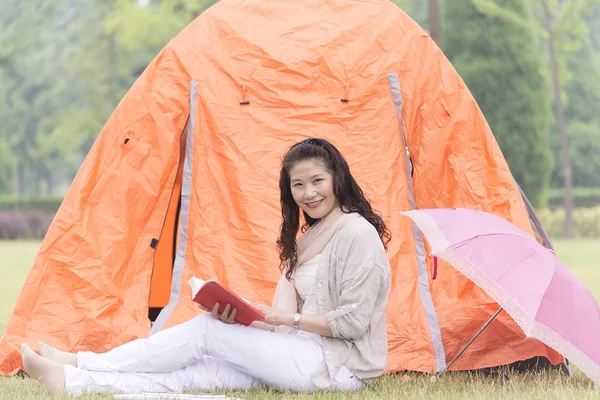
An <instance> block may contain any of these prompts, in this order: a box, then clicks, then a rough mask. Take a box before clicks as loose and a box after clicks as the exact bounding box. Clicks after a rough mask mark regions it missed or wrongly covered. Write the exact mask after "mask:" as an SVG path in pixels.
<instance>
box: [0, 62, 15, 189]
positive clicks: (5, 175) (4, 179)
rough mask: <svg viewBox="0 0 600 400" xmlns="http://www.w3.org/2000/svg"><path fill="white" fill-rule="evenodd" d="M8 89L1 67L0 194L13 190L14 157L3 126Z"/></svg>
mask: <svg viewBox="0 0 600 400" xmlns="http://www.w3.org/2000/svg"><path fill="white" fill-rule="evenodd" d="M5 110H6V91H5V88H4V74H3V72H2V69H0V194H7V193H10V192H12V183H13V173H14V158H13V156H12V151H11V149H10V146H9V145H8V141H7V140H6V135H7V134H8V132H6V131H5V130H4V129H3V127H4V126H5V123H6V118H7V116H6V112H5Z"/></svg>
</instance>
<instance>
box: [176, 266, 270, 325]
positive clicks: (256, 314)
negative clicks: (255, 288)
mask: <svg viewBox="0 0 600 400" xmlns="http://www.w3.org/2000/svg"><path fill="white" fill-rule="evenodd" d="M188 284H189V285H190V287H191V288H192V300H193V301H195V302H196V303H198V304H201V305H203V306H204V307H206V308H208V309H209V310H212V308H213V307H214V306H215V303H219V304H220V307H219V312H220V313H222V312H223V311H224V310H225V306H226V305H227V304H231V309H234V308H235V309H237V312H236V314H235V321H236V322H239V323H240V324H244V325H250V324H251V323H252V322H254V321H262V320H264V319H265V315H264V314H263V313H262V311H260V310H258V309H257V308H256V307H254V306H252V305H251V304H250V303H249V302H248V300H245V299H243V298H241V297H240V296H238V295H237V294H235V293H233V292H232V291H231V290H229V289H228V288H226V287H225V286H223V285H221V284H220V283H219V282H216V281H203V280H202V279H198V278H196V277H195V276H193V277H192V278H191V279H190V280H189V281H188Z"/></svg>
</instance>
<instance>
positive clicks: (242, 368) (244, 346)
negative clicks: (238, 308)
mask: <svg viewBox="0 0 600 400" xmlns="http://www.w3.org/2000/svg"><path fill="white" fill-rule="evenodd" d="M322 362H323V350H322V347H321V345H320V344H318V343H316V342H315V341H314V340H313V339H311V338H310V337H309V336H308V335H304V334H303V333H302V332H300V333H299V334H297V335H291V334H290V335H288V334H283V333H273V332H267V331H264V330H260V329H255V328H250V327H247V326H243V325H237V324H236V325H229V324H225V323H223V322H221V321H219V320H217V319H215V318H213V317H212V316H211V315H210V314H202V315H199V316H197V317H196V318H194V319H191V320H189V321H187V322H184V323H183V324H180V325H177V326H174V327H172V328H169V329H165V330H164V331H160V332H158V333H156V334H155V335H152V336H151V337H150V338H148V339H138V340H134V341H132V342H129V343H126V344H124V345H123V346H120V347H117V348H115V349H113V350H111V351H109V352H107V353H104V354H95V353H90V352H80V353H78V354H77V364H78V368H75V367H72V366H66V367H65V377H66V386H67V392H68V393H69V394H71V395H79V394H81V393H85V392H92V393H140V392H170V391H173V392H181V391H182V390H183V389H197V390H210V389H213V388H227V389H240V390H245V389H250V388H274V389H276V390H293V391H310V390H315V387H314V386H313V384H312V382H311V376H312V374H313V372H314V371H316V369H317V368H318V367H319V365H320V364H321V363H322ZM362 386H363V383H362V381H361V380H360V379H358V378H357V377H356V376H354V375H353V374H352V373H351V372H350V371H349V370H348V369H347V368H345V367H342V368H341V369H340V371H339V372H338V373H337V375H336V376H335V377H334V382H333V385H332V388H331V389H334V390H335V389H337V390H358V389H360V388H361V387H362Z"/></svg>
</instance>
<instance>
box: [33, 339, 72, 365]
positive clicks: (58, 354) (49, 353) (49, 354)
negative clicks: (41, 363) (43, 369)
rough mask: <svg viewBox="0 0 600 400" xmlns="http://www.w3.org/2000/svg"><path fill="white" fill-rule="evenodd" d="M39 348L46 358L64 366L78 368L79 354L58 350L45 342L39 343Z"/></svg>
mask: <svg viewBox="0 0 600 400" xmlns="http://www.w3.org/2000/svg"><path fill="white" fill-rule="evenodd" d="M38 347H39V348H40V354H41V355H42V357H44V358H47V359H49V360H52V361H56V362H57V363H59V364H63V365H72V366H73V367H76V366H77V354H73V353H67V352H66V351H60V350H57V349H55V348H54V347H52V346H50V345H48V344H46V343H44V342H38Z"/></svg>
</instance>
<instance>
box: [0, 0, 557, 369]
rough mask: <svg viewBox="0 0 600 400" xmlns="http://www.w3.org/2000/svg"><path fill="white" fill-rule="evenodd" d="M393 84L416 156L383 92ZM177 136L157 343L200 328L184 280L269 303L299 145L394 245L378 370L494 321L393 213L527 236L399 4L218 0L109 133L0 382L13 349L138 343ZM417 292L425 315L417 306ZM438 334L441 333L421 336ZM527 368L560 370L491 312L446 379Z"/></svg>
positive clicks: (69, 212)
mask: <svg viewBox="0 0 600 400" xmlns="http://www.w3.org/2000/svg"><path fill="white" fill-rule="evenodd" d="M393 74H397V80H398V85H399V87H400V91H401V97H402V99H401V100H402V107H401V109H400V115H401V121H402V128H403V129H404V133H405V137H406V147H407V148H408V150H409V152H410V159H407V152H406V149H405V144H404V142H403V136H402V133H401V124H400V123H399V118H398V114H397V112H398V104H396V103H395V102H394V100H395V98H394V94H393V93H392V89H393V87H392V86H390V84H391V83H392V81H391V80H388V77H389V76H393ZM191 87H195V92H194V93H191V90H190V88H191ZM342 100H343V101H342ZM192 103H194V104H195V106H194V110H193V111H192V109H191V108H192V107H191V105H192ZM241 103H244V104H241ZM188 119H189V122H190V123H189V124H187V121H188ZM186 124H187V127H188V130H187V133H188V138H187V143H188V147H190V146H191V147H190V148H188V149H187V150H186V153H185V154H186V157H188V158H187V159H186V160H185V168H184V170H183V187H182V209H183V202H184V198H185V200H186V201H187V210H186V213H185V215H184V213H183V212H182V213H181V215H180V230H181V231H184V232H182V233H184V234H185V237H183V236H181V237H180V240H184V239H185V240H184V241H183V242H182V243H179V247H178V249H179V255H178V256H177V257H176V268H177V264H178V262H179V264H181V265H180V268H181V269H180V270H179V276H173V286H174V287H173V290H171V295H170V301H171V304H170V307H167V308H166V309H164V310H163V312H162V313H161V316H159V320H161V322H160V327H161V328H162V329H164V328H166V327H169V326H172V325H174V324H177V323H180V322H182V321H184V320H186V319H189V318H191V317H193V316H194V315H196V314H197V313H198V310H197V308H196V307H195V306H194V305H193V304H192V302H191V301H190V300H189V298H190V289H189V288H188V287H187V285H186V284H185V282H186V281H187V280H188V279H189V278H190V277H191V276H192V275H193V274H194V275H197V276H199V277H202V278H213V279H218V280H219V281H221V282H223V283H224V284H225V285H228V286H230V287H231V288H233V289H234V290H235V291H237V292H238V293H239V294H240V295H241V296H243V297H245V298H248V299H250V300H254V301H260V302H264V303H269V302H270V300H271V297H272V295H273V292H274V289H275V283H276V281H277V279H278V277H279V269H278V257H277V251H276V247H275V241H276V238H277V234H278V228H279V224H280V218H281V216H280V207H279V193H278V185H277V183H278V173H279V168H280V162H281V155H282V154H283V153H284V152H285V151H286V149H287V148H288V147H289V146H290V145H291V144H293V143H294V142H296V141H298V140H300V139H302V138H306V137H311V136H317V137H324V138H326V139H328V140H330V141H332V142H333V143H334V144H335V145H336V146H338V148H339V149H340V150H341V151H342V153H343V154H344V155H345V157H346V158H347V160H348V161H349V163H350V167H351V169H352V172H353V173H354V175H355V177H356V178H357V180H358V182H359V183H360V185H361V186H362V188H363V189H364V191H365V193H366V194H367V196H368V197H369V198H370V200H371V201H372V204H373V206H374V208H375V209H376V210H378V211H379V212H380V213H381V214H382V216H383V217H384V218H385V220H386V223H387V224H388V227H389V228H390V230H391V231H392V233H393V240H392V242H390V245H389V250H388V253H387V254H388V257H389V259H390V262H391V266H392V273H393V290H392V294H391V297H390V301H389V305H388V325H389V354H390V358H389V371H400V370H416V371H424V372H430V373H432V372H435V371H437V370H439V369H440V363H441V364H445V362H446V361H448V360H451V359H452V358H453V357H454V355H455V354H457V352H458V351H460V349H461V348H462V347H463V346H464V345H465V344H466V342H467V341H468V340H469V339H470V337H471V336H472V335H473V334H474V333H475V332H476V331H477V330H478V329H479V328H480V327H481V326H482V325H483V323H484V322H485V321H486V320H487V319H488V318H489V317H490V316H491V315H492V314H493V313H494V312H495V310H496V309H497V308H498V305H497V304H496V303H495V302H494V301H493V300H491V299H490V297H489V296H488V295H486V294H485V293H484V292H483V291H482V290H481V289H479V288H478V287H476V286H475V285H474V284H473V283H472V282H471V281H469V280H468V279H466V278H464V277H463V276H461V275H460V274H458V273H457V272H456V271H455V270H454V269H453V268H452V267H450V266H448V265H444V264H442V263H440V265H439V266H438V267H439V269H438V271H439V272H438V274H437V277H436V279H435V280H434V279H432V269H433V262H432V259H431V258H426V259H424V262H425V263H424V264H423V265H422V266H421V268H419V265H418V264H417V258H418V257H417V250H418V248H417V247H418V246H417V245H416V244H415V243H416V241H415V233H414V232H417V236H420V233H419V231H414V230H413V226H412V225H411V223H410V222H409V221H407V220H406V219H405V218H401V217H399V216H398V215H397V214H396V213H397V212H398V211H406V210H410V209H411V203H410V198H411V196H413V197H414V207H415V208H417V209H419V208H438V207H463V208H473V209H480V210H483V211H487V212H490V213H493V214H496V215H499V216H501V217H503V218H505V219H508V220H510V221H512V222H514V223H515V224H516V225H517V226H519V227H520V228H521V229H524V230H525V231H527V232H528V233H532V230H531V227H530V225H529V221H528V217H527V213H526V209H525V206H524V203H523V199H522V197H521V195H520V193H519V190H518V188H517V187H516V184H515V183H514V180H513V177H512V175H511V173H510V171H509V169H508V166H507V164H506V162H505V160H504V158H503V156H502V154H501V152H500V150H499V148H498V145H497V143H496V141H495V139H494V137H493V134H492V132H491V131H490V128H489V126H488V125H487V123H486V121H485V119H484V117H483V116H482V114H481V112H480V110H479V108H478V106H477V104H476V102H475V100H474V99H473V97H472V95H471V94H470V93H469V91H468V90H467V88H466V87H465V85H464V83H463V81H462V80H461V79H460V77H459V76H458V75H457V73H456V72H455V70H454V69H453V68H452V66H451V65H450V63H449V62H448V60H447V59H446V58H445V57H444V55H443V54H442V53H441V51H440V50H439V49H438V48H437V47H436V45H435V44H434V42H433V41H432V40H431V38H430V37H429V36H428V35H427V34H426V33H425V32H424V31H423V30H422V29H421V28H420V27H419V26H418V25H417V24H416V23H415V22H414V21H413V20H411V19H410V18H409V17H408V16H407V15H406V14H405V13H404V12H402V11H401V10H400V9H398V8H397V7H396V6H395V5H393V4H392V3H390V2H389V1H387V0H386V1H383V0H370V1H364V2H363V1H360V2H359V1H353V0H330V1H327V2H323V1H321V0H307V1H303V2H297V1H295V0H243V1H242V0H223V1H221V2H219V3H218V4H217V5H215V6H213V7H212V8H210V9H209V10H208V11H206V12H205V13H203V14H202V15H201V16H200V17H198V18H197V19H196V20H195V21H194V22H192V23H191V24H190V25H189V26H188V27H187V28H186V29H184V30H183V31H182V32H181V33H180V34H179V35H178V36H177V37H175V38H174V39H173V40H172V41H171V42H170V43H169V44H168V45H167V46H166V47H165V49H163V51H161V53H160V54H159V55H158V56H157V57H156V59H155V60H154V61H153V62H152V63H151V64H150V65H149V67H148V68H147V69H146V71H145V72H144V73H143V74H142V75H141V76H140V78H139V79H138V80H137V81H136V83H135V84H134V85H133V87H132V88H131V90H130V91H129V92H128V93H127V95H126V96H125V97H124V99H123V100H122V102H121V103H120V104H119V106H118V107H117V108H116V110H115V111H114V113H113V114H112V116H111V117H110V119H109V120H108V122H107V124H106V125H105V127H104V128H103V130H102V131H101V133H100V135H99V137H98V139H97V141H96V142H95V144H94V146H93V147H92V149H91V151H90V153H89V155H88V157H87V158H86V160H85V162H84V163H83V165H82V167H81V170H80V171H79V173H78V175H77V177H76V178H75V180H74V182H73V185H72V187H71V189H70V190H69V192H68V194H67V195H66V197H65V200H64V201H63V204H62V206H61V207H60V210H59V211H58V213H57V215H56V218H55V220H54V222H53V224H52V226H51V228H50V230H49V231H48V234H47V235H46V238H45V239H44V241H43V243H42V246H41V248H40V250H39V253H38V255H37V258H36V260H35V263H34V265H33V267H32V269H31V271H30V273H29V276H28V277H27V280H26V282H25V285H24V288H23V290H22V292H21V294H20V296H19V299H18V301H17V304H16V307H15V309H14V312H13V314H12V316H11V318H10V320H9V322H8V325H7V327H6V330H5V332H4V336H3V337H2V339H1V341H0V373H1V374H3V375H9V374H14V373H16V372H17V371H18V370H19V369H20V367H21V362H20V356H19V350H18V349H19V346H20V344H21V343H22V342H24V341H27V342H28V343H30V344H31V345H33V346H35V345H36V343H37V341H38V340H45V341H47V342H48V343H49V344H51V345H54V346H58V347H59V348H61V349H64V350H69V351H78V350H93V351H96V352H102V351H106V350H108V349H110V348H113V347H115V346H118V345H120V344H122V343H125V342H128V341H130V340H132V339H135V338H139V337H146V336H148V335H149V333H150V322H149V320H148V317H147V314H148V307H149V292H150V282H151V279H152V274H153V260H154V253H155V251H156V250H155V249H154V247H153V246H151V243H153V239H157V238H159V237H161V232H162V229H163V225H164V223H165V219H166V216H167V214H168V210H169V204H170V199H171V196H172V194H173V190H174V187H175V181H176V176H177V172H178V170H179V165H180V163H179V161H180V157H179V155H180V141H181V138H182V134H183V133H184V128H185V127H186ZM411 163H412V164H411ZM411 165H412V167H411ZM407 166H408V167H410V168H409V169H407ZM412 168H414V171H413V172H412V175H413V176H412V184H411V186H412V188H413V191H414V193H412V194H411V193H410V190H409V175H410V174H409V173H408V171H410V169H412ZM186 182H187V187H186ZM184 227H185V229H183V228H184ZM417 239H419V238H417ZM161 240H163V239H162V238H161ZM164 240H168V239H167V238H165V239H164ZM171 240H173V239H171ZM417 242H418V240H417ZM428 253H429V251H428V249H425V254H428ZM420 271H421V274H420V275H419V272H420ZM169 278H170V277H169ZM173 293H178V294H179V296H177V297H178V301H176V302H174V301H173V299H174V296H173ZM428 296H429V297H430V299H431V305H432V307H433V309H430V308H431V307H426V305H424V301H425V300H427V298H428ZM428 313H429V314H428ZM431 313H433V314H431ZM433 321H436V322H437V326H438V327H439V332H438V333H436V332H431V329H434V330H435V329H436V324H434V323H432V322H433ZM157 322H158V320H157ZM439 341H441V343H439ZM442 352H443V353H442ZM534 356H545V357H547V358H549V360H550V361H552V362H553V363H558V362H560V361H562V357H561V356H560V355H558V354H557V353H555V352H553V351H552V350H550V349H549V348H547V347H546V346H544V345H543V344H541V343H540V342H538V341H536V340H529V339H526V338H525V337H524V335H523V333H522V331H521V329H520V328H519V327H518V326H517V325H516V324H515V322H514V321H512V320H511V319H510V317H509V316H507V315H506V314H505V313H502V314H500V315H499V316H498V317H497V318H496V319H495V320H494V322H492V324H491V326H490V327H489V328H488V329H487V330H486V332H485V333H484V334H483V335H482V336H481V337H480V338H479V339H478V340H477V341H476V342H475V343H473V345H472V346H471V347H470V348H469V349H468V350H467V352H466V353H465V354H464V355H463V356H462V357H461V359H460V361H459V362H457V363H456V364H455V365H454V366H453V369H474V368H483V367H490V366H496V365H502V364H507V363H511V362H513V361H517V360H524V359H528V358H531V357H534Z"/></svg>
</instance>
